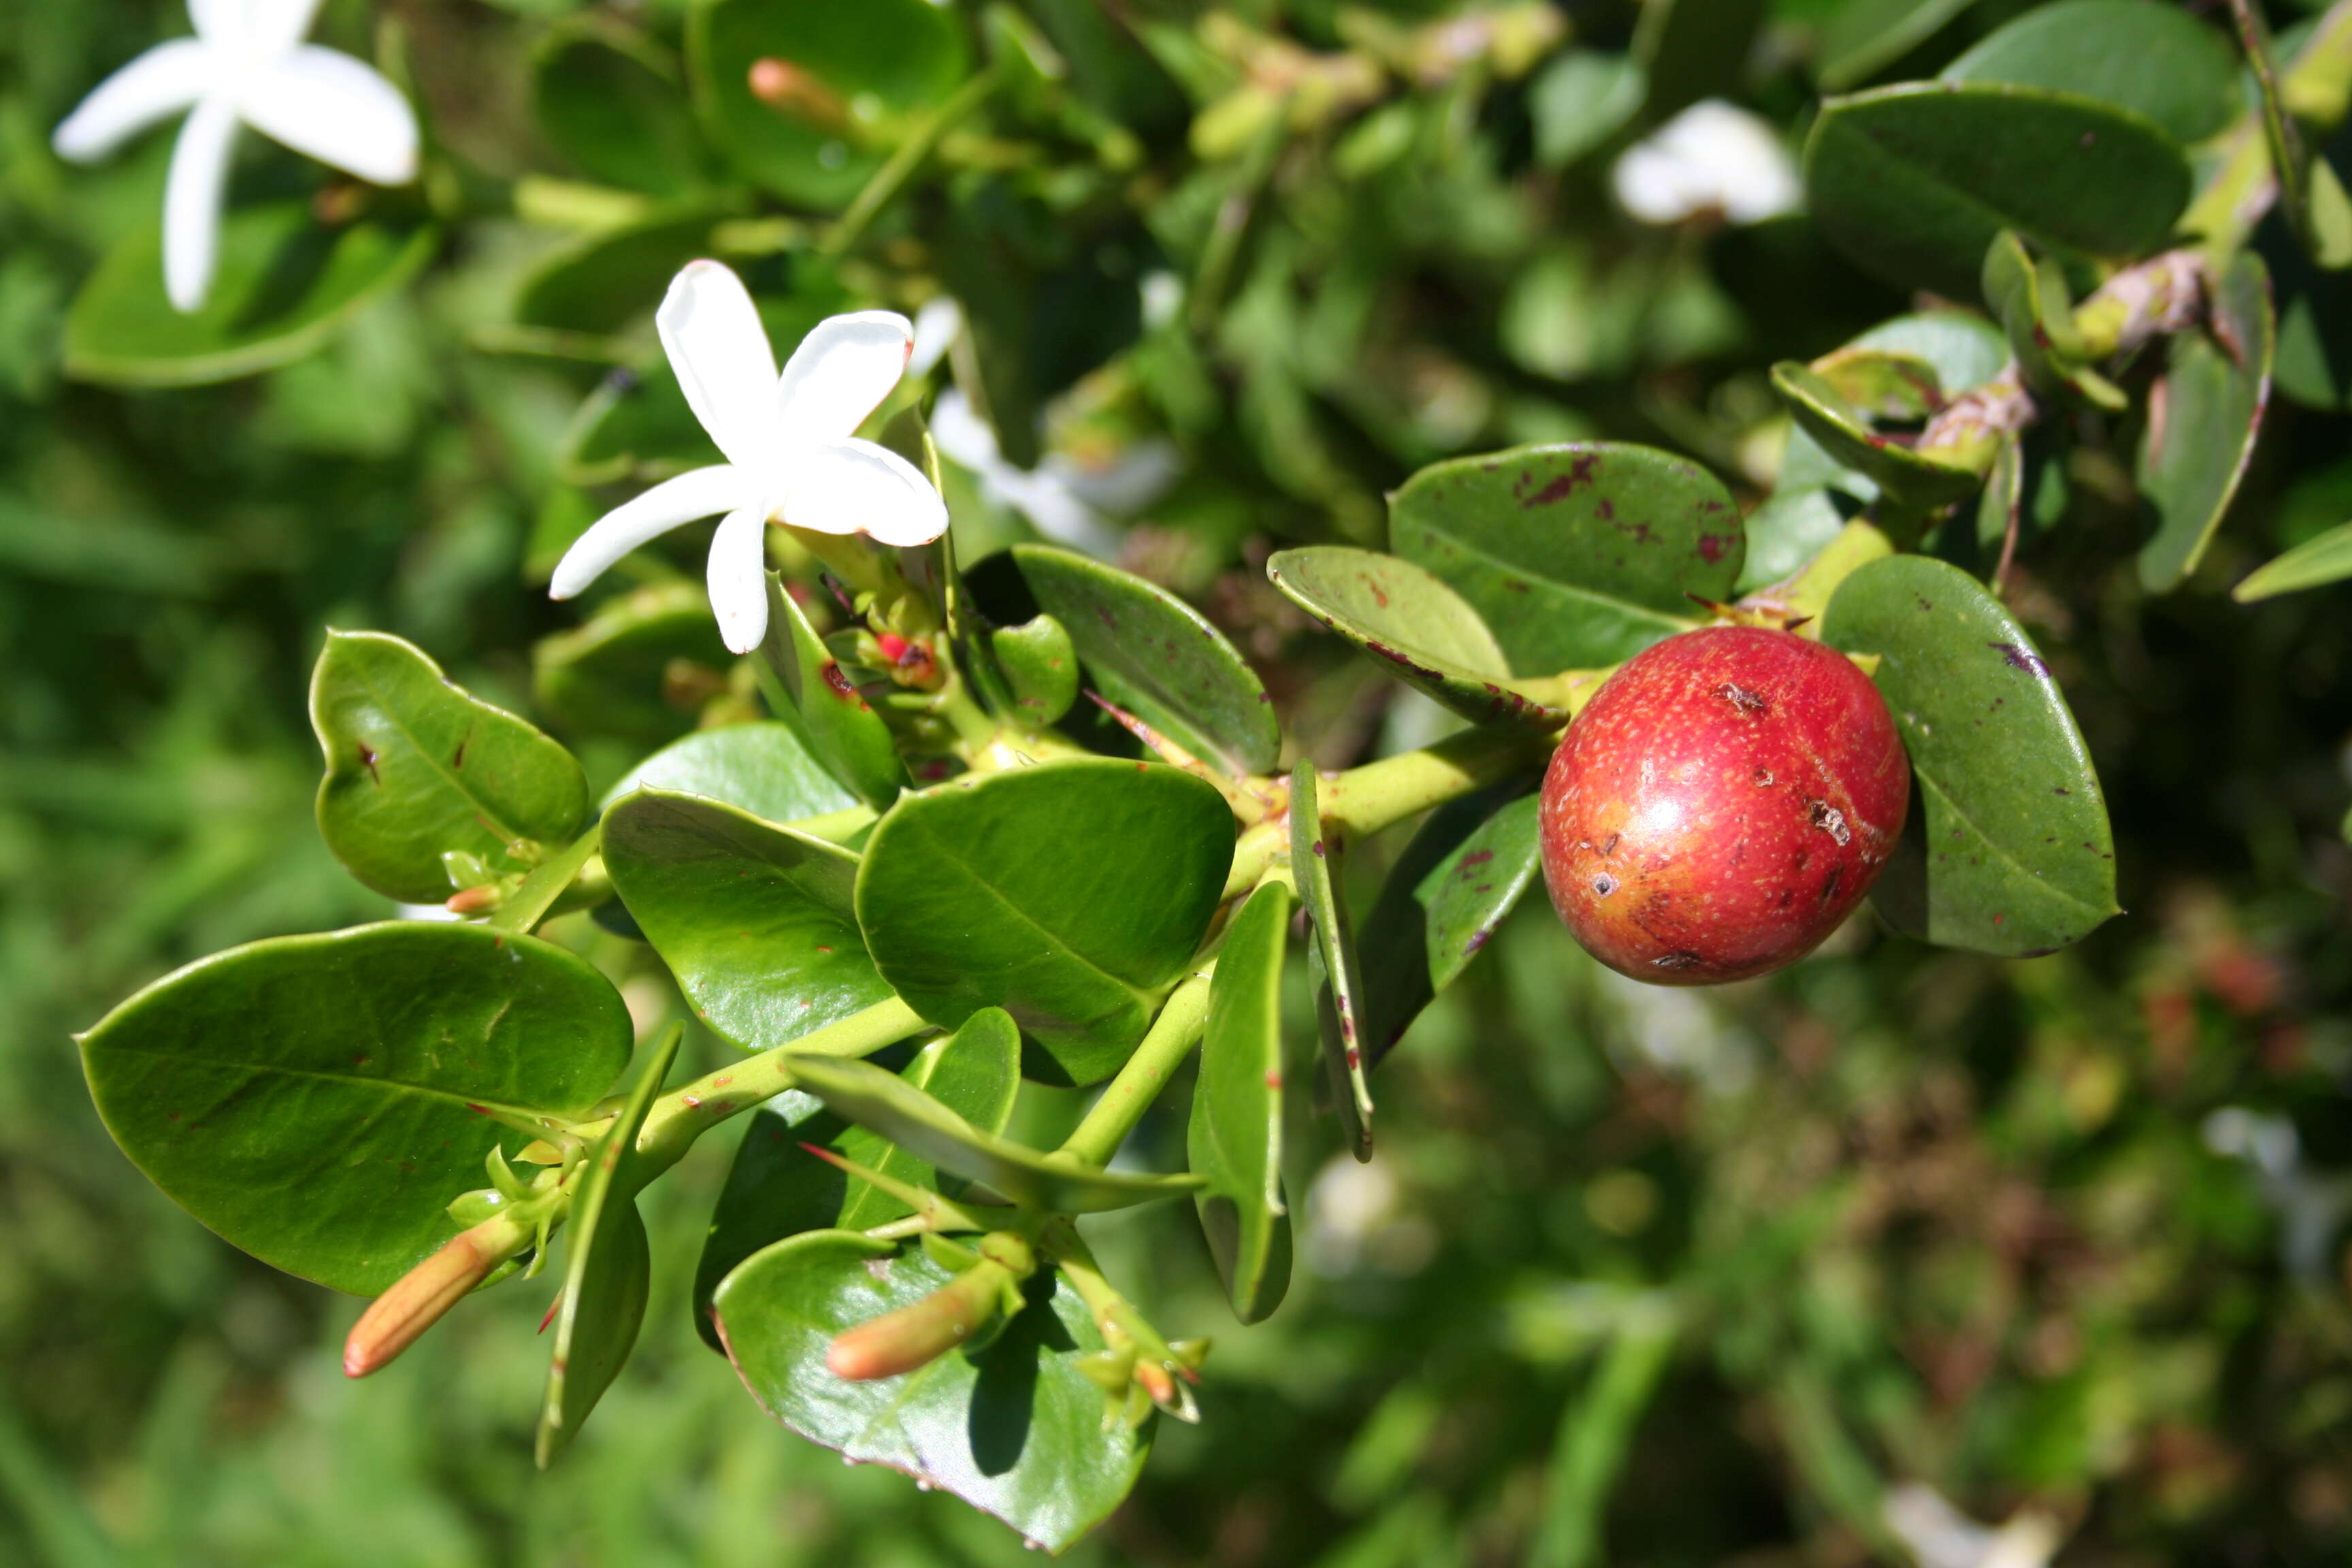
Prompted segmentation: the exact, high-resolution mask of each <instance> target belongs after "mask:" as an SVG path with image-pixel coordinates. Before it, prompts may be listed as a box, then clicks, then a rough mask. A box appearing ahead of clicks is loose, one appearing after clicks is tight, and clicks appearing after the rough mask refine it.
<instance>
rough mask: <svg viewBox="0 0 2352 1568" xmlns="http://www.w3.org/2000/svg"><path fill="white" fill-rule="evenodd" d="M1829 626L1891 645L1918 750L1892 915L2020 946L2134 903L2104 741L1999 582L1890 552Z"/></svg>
mask: <svg viewBox="0 0 2352 1568" xmlns="http://www.w3.org/2000/svg"><path fill="white" fill-rule="evenodd" d="M1822 638H1823V640H1825V641H1826V642H1828V643H1829V644H1830V645H1831V646H1832V647H1839V648H1843V649H1845V650H1846V651H1847V652H1849V653H1867V654H1875V655H1877V656H1878V658H1879V664H1878V668H1877V670H1876V672H1875V675H1874V679H1875V680H1876V681H1877V683H1878V688H1879V690H1880V691H1881V692H1883V693H1884V694H1885V698H1886V705H1887V707H1888V708H1889V709H1890V710H1893V712H1894V715H1895V724H1896V726H1897V727H1898V728H1899V729H1900V731H1902V735H1903V742H1904V745H1905V747H1906V749H1907V750H1908V751H1909V752H1910V754H1911V775H1912V779H1913V783H1914V786H1915V788H1914V798H1913V803H1912V809H1911V816H1910V821H1909V822H1908V824H1907V825H1906V827H1905V829H1904V834H1903V841H1902V844H1901V845H1900V846H1899V847H1897V848H1896V850H1895V854H1894V856H1893V857H1892V858H1890V859H1889V860H1888V862H1887V865H1886V868H1885V871H1884V872H1882V873H1881V875H1880V878H1879V881H1878V886H1877V887H1876V889H1874V891H1873V892H1872V894H1871V898H1872V900H1873V902H1874V903H1875V904H1876V906H1877V908H1878V910H1879V912H1880V913H1881V914H1883V915H1884V916H1885V917H1886V919H1887V921H1889V923H1891V924H1892V925H1894V926H1895V929H1896V930H1898V931H1905V932H1907V933H1908V934H1910V935H1912V936H1916V937H1919V938H1922V939H1923V940H1925V941H1927V942H1937V943H1940V944H1942V945H1944V946H1947V947H1965V948H1971V949H1974V950H1975V951H1977V952H1991V953H1999V954H2001V955H2004V956H2008V957H2019V956H2024V955H2028V954H2032V953H2039V952H2049V951H2051V950H2052V949H2054V948H2060V947H2064V946H2065V945H2067V944H2068V943H2069V942H2078V941H2080V940H2081V939H2082V938H2083V937H2084V936H2085V935H2087V934H2088V933H2089V932H2090V931H2092V929H2093V928H2095V927H2096V926H2097V925H2098V924H2099V923H2100V922H2101V921H2105V920H2106V919H2107V918H2108V917H2109V916H2111V915H2114V914H2116V913H2117V912H2118V911H2117V909H2116V863H2115V840H2114V837H2113V836H2112V835H2111V834H2110V832H2109V831H2108V827H2107V808H2106V803H2105V798H2104V795H2103V794H2102V792H2101V790H2100V787H2099V779H2098V774H2097V773H2096V772H2095V771H2094V770H2093V768H2092V766H2091V758H2090V753H2089V752H2087V751H2086V750H2084V745H2083V737H2082V734H2081V732H2080V731H2077V730H2076V729H2075V727H2074V715H2073V714H2072V713H2071V712H2069V711H2068V710H2067V708H2066V699H2065V696H2064V694H2063V692H2061V691H2060V690H2059V689H2058V683H2057V681H2056V680H2055V679H2053V678H2052V676H2051V674H2050V667H2049V666H2048V665H2047V664H2045V663H2044V662H2043V661H2042V656H2041V655H2040V654H2039V653H2037V652H2036V651H2035V650H2034V647H2033V644H2032V640H2031V639H2029V638H2028V637H2026V635H2025V632H2024V629H2023V628H2022V627H2021V626H2019V625H2018V624H2017V621H2016V619H2015V618H2014V617H2013V616H2011V615H2010V613H2009V612H2008V611H2007V610H2005V609H2003V608H2002V607H2001V605H2000V601H1999V600H1997V599H1995V598H1994V597H1993V596H1992V595H1990V594H1989V593H1987V592H1986V591H1985V588H1984V584H1981V583H1979V582H1978V581H1977V580H1976V579H1975V578H1973V577H1971V576H1969V574H1967V573H1965V572H1962V571H1960V570H1959V569H1958V568H1957V567H1954V566H1950V565H1948V564H1946V563H1943V562H1941V561H1937V560H1933V559H1931V558H1929V557H1927V556H1924V555H1892V556H1887V557H1885V558H1884V559H1882V560H1878V561H1874V562H1873V563H1870V564H1869V565H1867V566H1864V567H1863V568H1862V569H1861V570H1860V571H1857V572H1856V573H1854V574H1853V575H1852V576H1851V577H1848V578H1847V579H1846V580H1845V583H1844V584H1843V586H1841V587H1840V588H1839V590H1838V592H1837V595H1836V596H1835V597H1834V598H1832V600H1831V601H1830V606H1829V614H1828V615H1827V616H1826V617H1825V618H1824V620H1823V623H1822Z"/></svg>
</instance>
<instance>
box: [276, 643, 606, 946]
mask: <svg viewBox="0 0 2352 1568" xmlns="http://www.w3.org/2000/svg"><path fill="white" fill-rule="evenodd" d="M310 724H311V728H312V729H313V730H314V731H317V733H318V737H319V746H320V751H321V752H323V753H324V754H325V758H326V776H325V777H324V778H323V779H321V780H320V784H319V805H318V812H319V832H320V835H321V836H322V837H324V838H325V839H326V841H327V847H329V848H330V849H332V850H333V851H334V852H335V858H337V859H339V860H341V862H342V863H343V864H344V866H345V867H347V868H349V869H350V871H351V873H352V876H354V877H357V878H358V879H360V880H361V881H362V882H365V883H366V884H367V885H368V886H369V887H371V888H373V889H375V890H376V891H377V892H379V893H382V894H383V895H385V896H386V897H387V898H394V899H399V900H404V901H406V902H409V903H417V904H422V903H439V902H440V901H441V900H444V899H446V898H447V897H448V896H449V894H450V891H451V884H450V881H449V875H448V872H447V871H446V869H445V868H444V867H443V864H442V859H441V857H442V856H443V855H445V854H447V853H450V852H453V851H454V852H461V853H465V854H470V855H475V856H478V857H479V858H481V859H482V860H483V861H484V862H485V863H486V864H487V865H488V866H490V867H491V868H494V869H504V870H520V869H521V868H523V865H524V862H522V861H520V860H517V859H515V858H513V857H512V856H510V855H509V853H508V847H509V846H510V845H513V844H516V843H517V842H519V841H528V842H530V843H534V844H540V845H545V846H548V847H558V846H562V845H565V844H568V843H570V842H571V841H572V839H573V838H574V837H577V836H578V834H579V832H580V830H581V828H582V827H583V826H584V825H585V824H586V822H587V820H588V781H587V779H586V778H585V777H584V776H583V774H582V773H581V772H580V764H579V763H577V762H574V761H573V760H572V753H571V752H567V751H565V750H564V749H563V748H562V746H561V745H559V744H557V743H556V742H554V741H551V740H550V739H549V738H548V737H547V736H545V735H543V734H541V733H540V731H537V730H535V729H533V728H532V727H531V726H530V724H528V723H525V722H524V721H522V720H520V719H518V718H516V717H515V716H514V715H513V714H511V713H509V712H506V711H504V710H500V709H497V708H493V707H491V706H490V705H489V704H488V703H487V702H484V701H482V700H480V699H478V698H476V697H473V696H470V695H468V694H467V692H465V691H464V690H461V689H459V688H457V687H456V686H453V685H451V684H450V683H449V681H448V679H446V677H444V676H443V675H442V673H441V669H440V667H439V666H438V665H436V664H435V663H434V662H433V661H432V660H431V659H429V658H425V655H424V654H422V653H420V652H418V651H417V650H416V649H415V648H414V647H410V646H409V645H408V644H407V643H404V642H403V641H401V640H400V639H399V638H398V637H387V636H385V635H384V634H383V633H381V632H329V633H328V634H327V646H326V647H325V648H324V649H323V650H322V651H321V652H320V655H319V664H318V668H316V669H315V670H314V671H313V672H312V674H311V678H310Z"/></svg>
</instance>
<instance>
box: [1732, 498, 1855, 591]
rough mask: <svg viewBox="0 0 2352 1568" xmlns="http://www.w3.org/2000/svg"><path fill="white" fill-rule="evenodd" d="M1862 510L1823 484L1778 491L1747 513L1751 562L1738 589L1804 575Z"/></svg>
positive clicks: (1742, 589)
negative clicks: (1855, 514) (1815, 559)
mask: <svg viewBox="0 0 2352 1568" xmlns="http://www.w3.org/2000/svg"><path fill="white" fill-rule="evenodd" d="M1858 510H1861V509H1860V505H1859V503H1858V502H1856V501H1855V500H1853V498H1851V497H1847V496H1842V495H1840V494H1839V493H1838V492H1837V491H1835V490H1832V489H1825V488H1822V487H1820V486H1815V487H1813V488H1811V489H1797V490H1775V491H1774V492H1773V493H1772V494H1771V495H1769V496H1768V497H1766V498H1765V500H1764V504H1763V505H1761V506H1759V507H1758V508H1757V509H1756V510H1754V511H1751V512H1749V513H1748V564H1747V565H1746V567H1745V568H1743V569H1742V570H1741V572H1740V574H1739V581H1738V584H1734V590H1733V591H1734V592H1736V593H1740V594H1752V593H1754V592H1756V591H1757V590H1758V589H1759V588H1767V587H1769V586H1771V585H1772V584H1775V583H1779V582H1782V581H1785V580H1786V579H1788V578H1789V577H1790V576H1792V575H1794V574H1796V573H1798V572H1800V571H1801V570H1802V569H1803V568H1804V565H1805V563H1806V562H1808V561H1811V559H1812V558H1813V557H1814V556H1816V555H1819V554H1820V553H1821V552H1822V550H1823V549H1825V548H1826V547H1827V546H1828V544H1829V542H1831V541H1832V540H1833V539H1835V538H1836V537H1837V536H1838V535H1839V534H1840V533H1842V532H1843V531H1844V530H1845V525H1846V523H1847V521H1848V520H1849V519H1850V518H1851V517H1852V516H1853V513H1855V512H1856V511H1858Z"/></svg>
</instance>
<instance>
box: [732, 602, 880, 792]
mask: <svg viewBox="0 0 2352 1568" xmlns="http://www.w3.org/2000/svg"><path fill="white" fill-rule="evenodd" d="M759 658H760V669H761V674H762V676H763V677H765V678H766V679H767V680H768V683H769V684H768V695H769V700H770V703H771V705H772V706H773V707H774V709H775V710H776V716H777V717H778V718H779V719H782V720H783V721H785V722H787V723H789V724H791V725H792V726H793V729H794V730H795V731H798V732H799V734H800V737H801V739H802V741H803V742H804V743H805V744H806V745H807V747H808V749H809V751H810V752H812V753H813V754H814V755H815V756H816V757H817V758H819V759H820V760H821V761H823V762H824V764H825V766H826V767H828V768H830V769H831V770H832V771H833V776H834V777H835V778H836V779H838V780H839V781H840V782H841V783H842V784H845V786H847V788H848V789H849V792H850V793H851V794H852V795H856V796H857V798H858V799H860V800H862V801H864V802H865V803H866V805H870V806H872V807H873V808H874V809H875V810H877V811H887V810H889V809H890V803H891V802H893V801H895V800H897V799H898V792H899V791H900V790H902V789H904V788H906V787H907V764H906V763H904V762H902V761H900V760H899V757H898V742H897V740H896V739H895V738H893V737H892V735H891V733H890V726H889V725H887V724H886V723H884V722H883V721H882V715H881V714H879V713H877V712H876V711H874V709H873V706H872V705H871V704H870V703H868V702H867V701H866V699H865V698H864V697H863V696H862V695H860V694H859V692H858V689H857V688H856V686H854V685H852V684H851V683H850V679H849V677H848V676H846V675H845V674H844V673H843V672H842V668H841V661H840V660H839V659H836V658H834V657H833V654H832V651H831V650H830V649H828V648H827V647H825V646H824V638H823V637H818V636H817V635H816V630H815V628H814V627H813V626H810V625H809V623H808V617H807V616H804V615H803V614H802V613H801V607H800V605H796V604H794V603H793V596H792V595H790V594H787V593H785V592H784V589H783V584H782V581H781V580H780V579H779V578H778V577H777V576H776V575H775V574H773V573H770V574H768V637H767V640H766V641H765V642H763V643H761V645H760V653H759Z"/></svg>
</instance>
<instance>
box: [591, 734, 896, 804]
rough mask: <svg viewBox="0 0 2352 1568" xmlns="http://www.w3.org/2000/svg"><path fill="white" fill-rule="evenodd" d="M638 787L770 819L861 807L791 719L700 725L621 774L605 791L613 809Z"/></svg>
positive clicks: (605, 795) (605, 799) (605, 802)
mask: <svg viewBox="0 0 2352 1568" xmlns="http://www.w3.org/2000/svg"><path fill="white" fill-rule="evenodd" d="M639 789H657V790H667V791H668V792H670V793H671V794H673V795H700V796H702V798H703V799H705V800H715V801H718V802H719V803H720V804H721V805H731V806H735V807H737V808H738V809H740V810H742V811H748V812H750V813H751V815H752V816H757V817H761V818H762V819H764V820H766V821H769V822H782V823H795V822H798V821H800V820H801V819H802V818H803V817H810V816H832V815H833V814H835V813H836V812H846V811H850V810H852V809H853V808H855V807H856V805H857V804H858V802H857V797H856V795H851V794H850V793H849V792H848V791H847V790H845V789H844V788H843V787H842V786H841V783H840V781H839V780H837V779H835V777H834V776H833V774H832V773H829V772H827V771H826V769H825V767H824V763H820V762H818V761H817V760H816V758H815V757H814V756H812V755H811V754H810V753H809V750H808V747H807V746H806V745H805V744H804V743H803V742H802V740H801V738H800V736H799V734H798V733H796V732H795V731H793V727H792V726H791V725H789V724H779V723H775V722H772V721H755V722H752V723H749V724H721V725H719V727H718V728H717V729H715V730H697V731H695V732H694V733H693V734H691V735H688V736H686V737H685V738H684V739H682V740H678V741H673V742H670V743H669V744H668V745H667V746H664V747H663V748H662V749H661V750H660V751H658V752H655V753H654V754H653V755H652V756H650V757H647V758H646V760H645V761H644V762H642V763H638V764H637V765H636V766H635V767H634V768H631V769H630V770H629V771H628V772H627V773H624V774H622V775H621V778H620V782H619V783H617V784H614V786H613V787H612V788H611V789H609V790H606V791H605V792H604V806H605V807H606V808H607V809H609V808H610V807H611V806H612V805H614V803H616V802H618V801H619V800H620V799H621V798H622V797H623V796H624V795H629V794H630V793H632V792H633V791H635V790H639Z"/></svg>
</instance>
